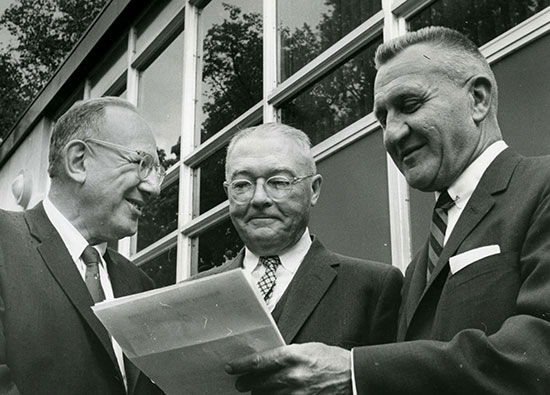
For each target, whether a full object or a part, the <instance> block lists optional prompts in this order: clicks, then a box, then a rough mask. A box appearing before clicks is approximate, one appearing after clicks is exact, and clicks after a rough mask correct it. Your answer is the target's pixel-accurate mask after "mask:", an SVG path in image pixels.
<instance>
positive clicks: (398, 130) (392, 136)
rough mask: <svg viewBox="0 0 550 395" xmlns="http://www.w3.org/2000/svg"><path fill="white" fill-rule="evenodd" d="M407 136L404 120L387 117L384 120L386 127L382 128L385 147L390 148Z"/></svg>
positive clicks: (406, 126) (407, 130)
mask: <svg viewBox="0 0 550 395" xmlns="http://www.w3.org/2000/svg"><path fill="white" fill-rule="evenodd" d="M408 134H409V126H408V125H407V123H406V122H405V119H404V118H403V117H400V116H395V115H389V114H388V116H387V118H386V127H385V128H384V143H385V144H386V146H387V147H388V146H392V145H394V144H397V143H398V142H399V141H401V140H402V139H403V138H404V137H406V136H407V135H408Z"/></svg>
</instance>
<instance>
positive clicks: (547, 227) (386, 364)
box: [353, 187, 550, 395]
mask: <svg viewBox="0 0 550 395" xmlns="http://www.w3.org/2000/svg"><path fill="white" fill-rule="evenodd" d="M537 199H539V201H538V205H537V208H536V209H535V211H534V213H533V215H532V216H531V218H530V226H529V229H528V231H527V233H526V235H525V239H524V242H523V245H522V249H521V251H519V258H518V270H519V271H520V279H521V286H520V289H519V293H518V295H517V298H516V314H515V315H513V316H510V317H509V318H508V319H506V320H505V321H504V323H503V325H502V326H501V327H500V329H499V330H498V331H497V332H495V333H493V334H491V335H487V334H486V333H484V332H483V331H481V330H477V329H466V330H462V331H460V332H458V333H457V334H456V335H455V336H454V337H453V338H452V339H451V341H449V342H439V341H431V340H418V341H409V342H403V343H396V344H388V345H380V346H372V347H360V348H356V349H354V354H353V355H354V374H355V378H356V382H357V390H358V394H360V395H361V394H382V393H383V394H388V395H391V394H404V393H406V394H439V393H445V394H498V395H502V394H520V393H521V394H546V393H548V389H549V388H550V340H549V339H550V322H549V319H550V193H549V192H548V187H547V188H546V189H544V192H543V193H541V194H540V196H539V197H537Z"/></svg>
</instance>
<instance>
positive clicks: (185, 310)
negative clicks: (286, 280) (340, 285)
mask: <svg viewBox="0 0 550 395" xmlns="http://www.w3.org/2000/svg"><path fill="white" fill-rule="evenodd" d="M249 278H250V277H249V276H248V274H247V273H245V272H244V270H242V269H235V270H232V271H229V272H224V273H219V274H215V275H212V276H210V277H203V278H200V279H198V280H193V281H184V282H181V283H178V284H175V285H171V286H168V287H164V288H160V289H155V290H152V291H148V292H143V293H140V294H136V295H130V296H125V297H122V298H118V299H115V300H112V301H108V302H103V303H99V304H98V305H96V306H94V307H92V308H93V310H94V312H95V314H96V315H97V316H98V318H99V320H100V321H101V322H102V323H103V325H105V327H106V328H107V330H108V331H109V333H110V334H111V335H112V336H113V337H114V338H115V340H116V341H117V342H118V344H120V346H121V347H122V349H123V350H124V354H125V355H126V356H127V357H128V358H129V359H130V360H131V361H132V362H133V363H134V364H135V365H136V366H137V367H138V368H139V369H140V370H141V371H142V372H144V373H145V374H146V375H147V376H149V378H151V380H153V381H154V382H155V383H156V384H157V385H158V386H159V387H160V388H161V389H162V390H163V391H164V392H166V394H168V395H171V394H187V395H193V394H196V395H209V394H236V393H238V392H237V391H236V390H235V377H232V376H230V375H228V374H227V373H225V371H224V366H225V363H226V362H229V361H231V360H232V359H234V358H237V357H241V356H245V355H248V354H251V353H254V352H256V351H263V350H268V349H271V348H275V347H279V346H282V345H284V340H283V338H282V336H281V334H280V332H279V330H278V328H277V326H276V325H275V322H274V321H273V318H272V317H271V314H270V313H269V311H268V309H267V307H266V305H265V303H264V301H263V299H262V297H261V296H260V293H259V292H258V290H257V288H256V286H255V284H251V280H249Z"/></svg>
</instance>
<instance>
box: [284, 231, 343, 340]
mask: <svg viewBox="0 0 550 395" xmlns="http://www.w3.org/2000/svg"><path fill="white" fill-rule="evenodd" d="M331 264H336V262H333V259H332V257H331V256H330V254H328V251H327V250H326V249H325V247H324V246H323V245H322V244H321V242H319V241H318V240H317V239H316V238H314V239H313V243H312V245H311V247H310V249H309V251H308V253H307V254H306V256H305V257H304V260H303V262H302V264H301V265H300V267H299V269H298V271H297V272H296V274H295V275H294V278H293V279H292V281H291V283H290V285H289V289H288V292H289V293H288V297H287V302H288V303H286V304H285V307H284V309H283V312H282V314H281V317H280V319H279V322H277V326H278V327H279V330H280V331H281V334H282V335H283V338H284V339H285V342H286V343H287V344H288V343H291V342H292V341H293V340H294V337H295V336H296V334H297V333H298V331H299V330H300V328H302V326H303V325H304V323H305V322H306V320H307V318H308V317H309V315H310V314H311V313H312V312H313V310H314V309H315V307H316V306H317V305H318V304H319V302H320V301H321V299H322V297H323V295H324V294H325V293H326V292H327V290H328V288H329V287H330V285H331V284H332V282H333V281H334V280H335V278H336V271H335V270H334V269H333V268H332V267H331Z"/></svg>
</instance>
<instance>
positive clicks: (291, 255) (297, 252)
mask: <svg viewBox="0 0 550 395" xmlns="http://www.w3.org/2000/svg"><path fill="white" fill-rule="evenodd" d="M310 247H311V237H310V235H309V229H308V228H306V230H305V231H304V234H303V235H302V237H300V240H298V242H297V243H296V244H294V245H293V246H292V247H291V248H290V249H289V250H288V251H286V252H285V253H284V254H281V255H279V260H280V261H281V265H282V266H283V267H284V268H285V269H286V270H288V271H290V272H291V273H292V274H294V273H296V271H297V270H298V268H299V267H300V264H301V263H302V261H303V260H304V257H305V256H306V254H307V252H308V251H309V248H310ZM259 264H260V257H259V256H258V255H256V254H254V253H253V252H252V251H250V250H249V249H248V248H247V247H246V246H245V249H244V259H243V268H244V270H246V271H247V272H248V273H252V272H253V271H254V269H256V267H257V266H258V265H259Z"/></svg>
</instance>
